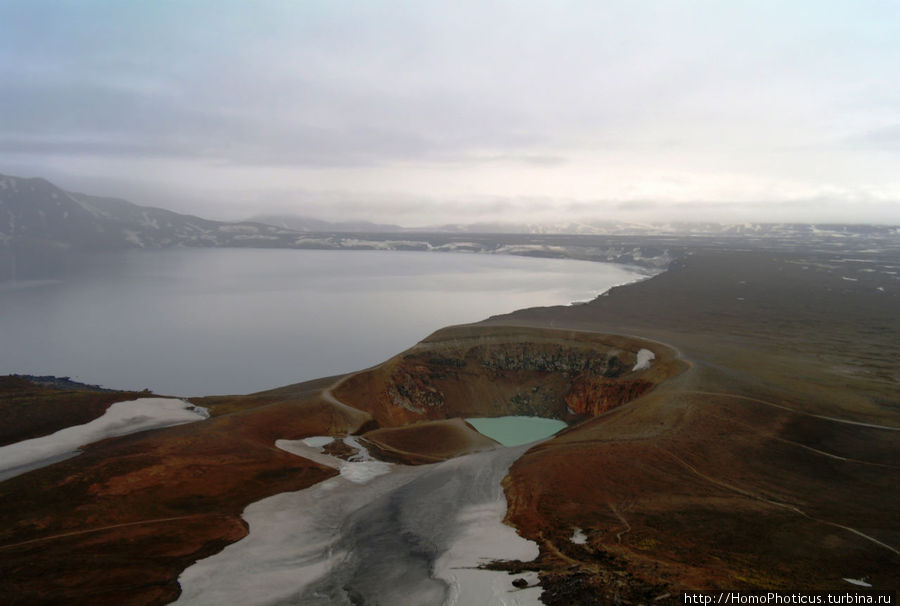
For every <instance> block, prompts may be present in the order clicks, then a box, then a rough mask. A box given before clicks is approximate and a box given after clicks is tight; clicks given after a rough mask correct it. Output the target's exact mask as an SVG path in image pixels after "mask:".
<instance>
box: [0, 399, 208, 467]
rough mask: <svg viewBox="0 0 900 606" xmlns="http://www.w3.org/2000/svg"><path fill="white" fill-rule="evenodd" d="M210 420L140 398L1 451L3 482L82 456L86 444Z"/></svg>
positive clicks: (183, 407) (196, 411) (180, 404)
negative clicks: (61, 460) (149, 430)
mask: <svg viewBox="0 0 900 606" xmlns="http://www.w3.org/2000/svg"><path fill="white" fill-rule="evenodd" d="M206 418H209V412H208V411H207V410H206V409H205V408H203V407H201V406H195V405H194V404H191V403H190V402H185V401H184V400H176V399H174V398H140V399H137V400H130V401H127V402H117V403H115V404H113V405H112V406H110V407H109V408H107V409H106V412H105V413H103V416H101V417H99V418H97V419H94V420H93V421H91V422H90V423H85V424H84V425H74V426H72V427H67V428H65V429H60V430H59V431H57V432H56V433H53V434H50V435H48V436H43V437H40V438H32V439H30V440H22V441H21V442H16V443H15V444H10V445H8V446H3V447H2V448H0V481H2V480H6V479H8V478H12V477H15V476H17V475H19V474H22V473H25V472H26V471H30V470H32V469H38V468H40V467H44V466H45V465H49V464H50V463H52V462H54V461H57V460H60V459H61V458H68V457H69V456H74V455H76V454H78V449H79V447H81V446H84V445H85V444H91V443H93V442H99V441H100V440H103V439H106V438H111V437H113V436H124V435H126V434H130V433H136V432H139V431H146V430H148V429H157V428H159V427H167V426H169V425H181V424H182V423H191V422H193V421H201V420H203V419H206Z"/></svg>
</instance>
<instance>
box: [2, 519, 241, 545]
mask: <svg viewBox="0 0 900 606" xmlns="http://www.w3.org/2000/svg"><path fill="white" fill-rule="evenodd" d="M210 516H219V517H230V516H225V515H223V514H216V513H195V514H193V515H189V516H175V517H172V518H154V519H151V520H138V521H137V522H124V523H122V524H112V525H110V526H100V527H99V528H88V529H86V530H73V531H71V532H62V533H59V534H51V535H49V536H46V537H40V538H37V539H29V540H27V541H20V542H18V543H9V544H7V545H0V549H12V548H14V547H22V546H24V545H31V544H32V543H42V542H44V541H52V540H54V539H63V538H66V537H75V536H79V535H84V534H92V533H95V532H105V531H107V530H115V529H116V528H125V527H127V526H143V525H147V524H162V523H165V522H176V521H179V520H193V519H195V518H207V517H210Z"/></svg>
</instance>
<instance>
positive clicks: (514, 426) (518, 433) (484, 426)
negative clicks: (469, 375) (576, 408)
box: [466, 416, 566, 446]
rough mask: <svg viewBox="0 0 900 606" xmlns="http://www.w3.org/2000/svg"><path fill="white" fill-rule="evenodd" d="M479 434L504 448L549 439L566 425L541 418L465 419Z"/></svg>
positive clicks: (558, 421) (557, 420)
mask: <svg viewBox="0 0 900 606" xmlns="http://www.w3.org/2000/svg"><path fill="white" fill-rule="evenodd" d="M466 421H468V422H469V424H470V425H472V427H474V428H475V429H477V430H478V432H479V433H482V434H484V435H486V436H487V437H489V438H491V439H492V440H496V441H498V442H500V443H501V444H503V445H504V446H518V445H520V444H530V443H531V442H536V441H537V440H543V439H544V438H549V437H550V436H552V435H553V434H555V433H556V432H557V431H560V430H561V429H565V427H566V424H565V423H564V422H562V421H560V420H559V419H544V418H542V417H522V416H508V417H475V418H472V419H466Z"/></svg>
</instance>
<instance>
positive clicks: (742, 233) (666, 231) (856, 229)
mask: <svg viewBox="0 0 900 606" xmlns="http://www.w3.org/2000/svg"><path fill="white" fill-rule="evenodd" d="M248 220H249V221H254V222H258V223H264V224H267V225H272V226H275V227H281V228H285V229H292V230H295V231H298V232H303V233H328V234H339V233H357V234H358V233H365V234H378V233H391V234H399V233H407V234H460V235H462V234H522V235H594V236H680V237H691V236H707V237H728V236H735V237H741V238H746V237H749V238H756V237H761V238H767V237H775V238H791V237H808V236H814V237H826V236H832V237H858V236H865V235H868V234H872V235H879V236H898V235H900V227H897V226H885V225H862V224H810V223H741V224H722V223H708V222H707V223H684V222H658V223H628V222H621V221H587V222H568V223H499V222H494V223H485V222H481V223H448V224H444V225H433V226H427V227H402V226H400V225H395V224H384V223H372V222H368V221H343V222H329V221H323V220H321V219H314V218H310V217H304V216H299V215H258V216H255V217H252V218H251V219H248Z"/></svg>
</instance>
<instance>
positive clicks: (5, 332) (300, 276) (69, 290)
mask: <svg viewBox="0 0 900 606" xmlns="http://www.w3.org/2000/svg"><path fill="white" fill-rule="evenodd" d="M643 277H645V275H644V274H642V273H640V270H638V269H636V268H630V267H624V266H620V265H611V264H604V263H591V262H587V261H573V260H558V259H538V258H525V257H514V256H504V255H476V254H463V253H427V252H421V253H420V252H389V251H313V250H246V249H211V250H196V249H194V250H192V249H178V250H165V251H131V252H125V253H116V254H108V255H98V256H87V257H84V258H82V259H80V260H79V262H77V263H73V264H72V265H71V267H70V269H69V271H68V272H67V273H66V274H65V275H64V276H62V277H60V278H59V279H54V280H41V281H31V280H18V281H12V282H0V335H2V342H0V374H8V373H20V374H52V375H59V376H71V377H72V378H73V379H75V380H79V381H82V382H85V383H95V384H101V385H104V386H106V387H112V388H121V389H143V388H148V389H151V390H153V391H155V392H157V393H164V394H171V395H180V396H193V395H208V394H219V393H222V394H224V393H249V392H253V391H258V390H262V389H267V388H271V387H277V386H280V385H286V384H289V383H295V382H298V381H302V380H307V379H313V378H316V377H322V376H328V375H333V374H339V373H343V372H349V371H353V370H359V369H362V368H366V367H368V366H371V365H374V364H377V363H379V362H381V361H383V360H385V359H387V358H388V357H390V356H392V355H394V354H396V353H399V352H400V351H402V350H404V349H406V348H407V347H410V346H412V345H413V344H415V343H416V342H417V341H419V340H421V339H422V338H424V337H425V336H427V335H428V334H429V333H431V332H433V331H435V330H437V329H439V328H441V327H443V326H447V325H451V324H460V323H466V322H475V321H478V320H482V319H484V318H487V317H488V316H491V315H495V314H500V313H506V312H510V311H513V310H515V309H520V308H523V307H534V306H542V305H560V304H568V303H571V302H574V301H586V300H590V299H593V298H594V297H596V296H597V295H599V294H600V293H602V292H603V291H605V290H607V289H609V288H610V287H612V286H615V285H617V284H624V283H627V282H632V281H635V280H638V279H641V278H643Z"/></svg>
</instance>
